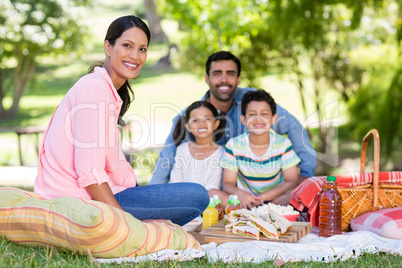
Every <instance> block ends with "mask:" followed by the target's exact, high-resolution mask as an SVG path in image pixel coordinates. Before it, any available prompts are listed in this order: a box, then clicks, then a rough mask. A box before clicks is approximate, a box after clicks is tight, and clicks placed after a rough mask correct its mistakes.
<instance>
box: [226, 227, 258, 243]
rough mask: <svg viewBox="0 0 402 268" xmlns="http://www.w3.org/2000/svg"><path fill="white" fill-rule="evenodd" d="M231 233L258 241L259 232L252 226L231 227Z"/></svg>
mask: <svg viewBox="0 0 402 268" xmlns="http://www.w3.org/2000/svg"><path fill="white" fill-rule="evenodd" d="M233 233H234V234H238V235H243V236H248V237H252V238H255V239H257V240H259V239H260V231H259V230H258V229H256V228H254V227H252V226H248V225H238V226H233Z"/></svg>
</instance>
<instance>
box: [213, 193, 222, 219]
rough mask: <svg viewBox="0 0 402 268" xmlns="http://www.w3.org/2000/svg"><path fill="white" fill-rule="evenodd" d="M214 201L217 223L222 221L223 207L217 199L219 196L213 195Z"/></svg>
mask: <svg viewBox="0 0 402 268" xmlns="http://www.w3.org/2000/svg"><path fill="white" fill-rule="evenodd" d="M214 201H215V204H216V206H215V208H216V209H217V210H218V221H220V220H223V213H224V211H223V207H222V205H221V203H222V201H221V200H220V199H219V195H217V194H215V195H214Z"/></svg>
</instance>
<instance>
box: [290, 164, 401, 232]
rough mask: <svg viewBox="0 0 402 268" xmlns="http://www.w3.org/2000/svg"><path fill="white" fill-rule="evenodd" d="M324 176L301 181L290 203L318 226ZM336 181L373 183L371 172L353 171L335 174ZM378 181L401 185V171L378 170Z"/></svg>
mask: <svg viewBox="0 0 402 268" xmlns="http://www.w3.org/2000/svg"><path fill="white" fill-rule="evenodd" d="M326 178H327V177H326V176H320V177H311V178H308V179H306V180H305V181H303V183H301V184H300V185H299V186H298V187H297V188H296V190H295V192H294V194H293V196H292V199H291V200H290V204H291V205H293V206H294V207H295V208H296V209H298V210H300V211H302V210H303V209H307V220H308V221H310V222H311V224H312V225H313V226H318V201H319V198H320V189H321V187H322V186H323V185H324V183H325V181H326ZM336 182H337V184H338V186H339V187H352V186H359V185H366V184H372V183H373V173H372V172H369V173H353V174H346V175H337V176H336ZM379 183H380V184H381V183H384V184H399V185H402V172H400V171H391V172H380V173H379Z"/></svg>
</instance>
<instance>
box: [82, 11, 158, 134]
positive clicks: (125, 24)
mask: <svg viewBox="0 0 402 268" xmlns="http://www.w3.org/2000/svg"><path fill="white" fill-rule="evenodd" d="M133 27H138V28H140V29H141V30H142V31H143V32H144V33H145V35H146V36H147V39H148V45H149V42H150V41H151V32H150V31H149V28H148V26H147V25H146V24H145V22H143V21H142V20H141V19H140V18H138V17H136V16H132V15H129V16H124V17H120V18H117V19H116V20H114V21H113V22H112V23H111V24H110V25H109V28H108V29H107V32H106V36H105V41H109V44H110V45H112V46H114V44H115V43H116V39H118V38H119V37H120V36H121V35H122V34H123V33H124V32H125V31H127V30H128V29H131V28H133ZM101 66H103V62H99V63H96V64H95V65H93V66H91V67H90V68H89V70H88V73H92V72H93V71H94V69H95V67H101ZM117 93H119V96H120V98H121V100H122V101H123V104H122V106H121V110H120V114H119V120H118V124H119V125H121V126H124V121H123V120H122V117H123V115H124V114H125V113H126V112H127V110H128V108H130V103H131V102H132V101H133V100H134V92H133V90H132V89H131V86H130V84H129V82H128V81H126V82H125V83H124V84H123V85H122V86H121V87H120V88H118V89H117Z"/></svg>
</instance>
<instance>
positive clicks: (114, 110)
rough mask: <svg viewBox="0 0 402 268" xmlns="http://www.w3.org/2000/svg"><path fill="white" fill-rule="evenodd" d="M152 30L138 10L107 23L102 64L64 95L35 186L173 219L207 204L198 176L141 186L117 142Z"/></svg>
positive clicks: (182, 220)
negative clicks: (190, 180) (194, 179)
mask: <svg viewBox="0 0 402 268" xmlns="http://www.w3.org/2000/svg"><path fill="white" fill-rule="evenodd" d="M150 38H151V35H150V31H149V29H148V26H147V25H146V24H145V23H144V22H143V21H142V20H141V19H140V18H138V17H135V16H124V17H120V18H118V19H116V20H115V21H113V22H112V24H111V25H110V26H109V28H108V31H107V34H106V37H105V42H104V50H105V54H106V59H105V62H104V63H103V65H101V66H97V67H94V68H91V70H92V71H91V73H90V74H87V75H85V76H84V77H82V78H81V79H80V80H79V81H78V82H77V83H76V84H75V85H74V86H73V87H72V88H71V89H70V90H69V91H68V92H67V94H66V96H65V97H64V99H63V100H62V101H61V103H60V105H59V106H58V107H57V109H56V111H55V112H54V114H53V117H52V119H51V121H50V123H49V126H48V128H47V130H46V132H45V134H44V136H43V142H42V148H41V152H40V156H39V165H38V176H37V178H36V181H35V185H34V189H35V192H36V193H38V194H40V195H42V196H43V197H45V198H47V199H52V198H56V197H60V196H72V197H77V198H87V199H93V200H97V201H101V202H104V203H106V204H109V205H111V206H114V207H116V208H119V209H123V210H125V211H127V212H128V213H131V214H132V215H133V216H134V217H136V218H137V219H140V220H143V219H168V220H171V221H172V222H174V223H177V224H179V225H184V224H186V223H188V222H190V221H191V220H192V219H194V218H196V217H197V216H199V215H200V214H201V213H202V212H203V211H204V209H205V208H206V207H207V205H208V203H209V197H208V194H207V192H206V191H205V189H204V188H203V187H201V186H200V185H198V184H195V183H181V184H180V185H176V184H170V185H169V184H163V185H149V186H141V187H135V186H136V176H135V174H134V172H133V170H132V168H131V166H130V164H129V163H128V162H127V161H126V160H125V158H124V155H123V152H122V151H121V148H120V143H119V132H118V128H117V125H118V122H119V121H120V118H121V117H122V116H123V115H124V113H125V112H126V111H127V109H128V107H129V105H130V102H131V95H132V90H131V88H130V85H129V83H128V80H129V79H133V78H136V77H137V76H138V74H139V72H140V70H141V68H142V66H143V65H144V63H145V61H146V59H147V50H148V45H149V41H150Z"/></svg>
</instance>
